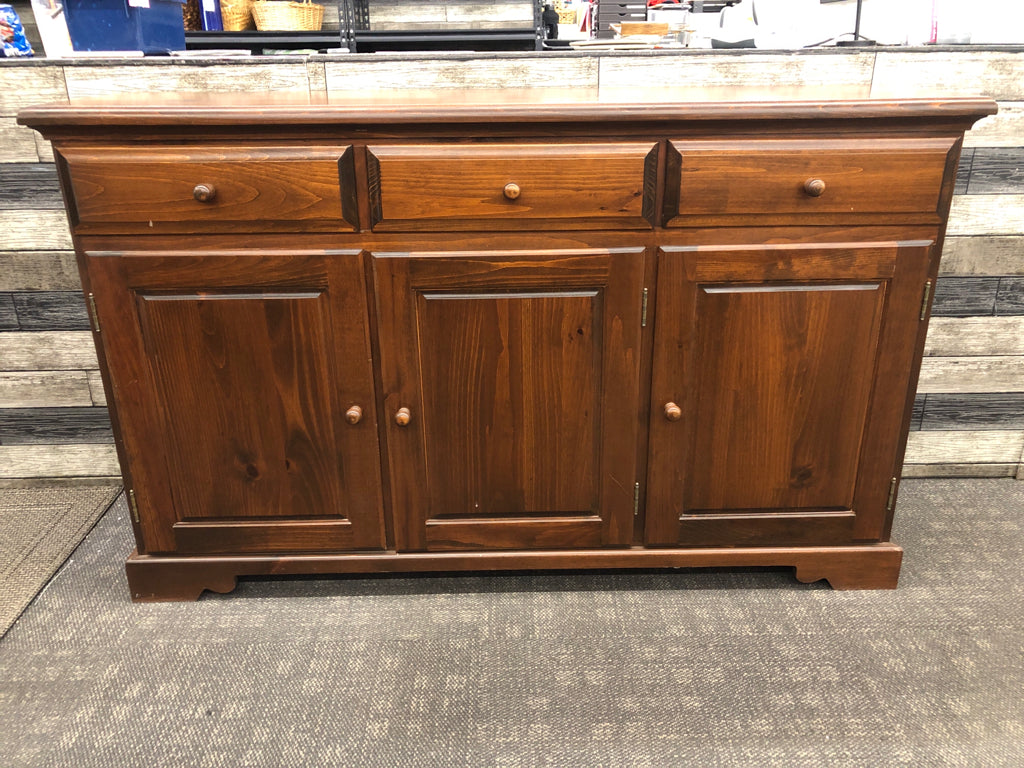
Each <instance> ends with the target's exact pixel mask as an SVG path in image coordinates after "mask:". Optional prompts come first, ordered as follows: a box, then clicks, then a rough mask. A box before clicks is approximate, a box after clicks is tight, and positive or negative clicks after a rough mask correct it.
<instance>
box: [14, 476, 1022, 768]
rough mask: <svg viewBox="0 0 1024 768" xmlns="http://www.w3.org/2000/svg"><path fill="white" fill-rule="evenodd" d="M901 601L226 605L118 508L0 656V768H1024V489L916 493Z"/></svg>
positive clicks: (473, 595)
mask: <svg viewBox="0 0 1024 768" xmlns="http://www.w3.org/2000/svg"><path fill="white" fill-rule="evenodd" d="M894 539H895V540H896V541H897V542H899V543H901V544H902V545H904V547H905V548H906V555H905V559H904V568H903V574H902V577H901V581H900V587H899V589H898V590H896V591H888V592H884V591H880V592H834V591H832V590H831V589H829V588H828V587H826V586H825V585H824V584H822V583H819V584H814V585H801V584H799V583H798V582H796V580H795V579H794V578H793V576H792V572H791V571H790V570H785V569H779V570H775V569H747V570H718V569H710V570H699V571H680V572H672V571H670V572H639V573H638V572H601V573H591V574H582V573H534V574H525V575H467V576H443V575H442V576H420V577H407V576H401V577H378V578H363V577H360V578H353V577H346V578H334V579H325V578H309V579H297V578H293V579H277V580H272V579H266V580H260V579H251V580H242V581H241V582H240V584H239V587H238V589H237V590H236V591H235V592H233V593H231V594H230V595H208V596H206V597H204V599H202V600H200V601H199V602H197V603H156V604H139V605H135V604H132V603H130V602H129V600H128V589H127V585H126V583H125V579H124V571H123V560H124V557H125V555H126V554H127V552H128V551H129V549H130V546H131V545H130V536H129V525H128V520H127V509H126V507H125V505H124V502H123V497H122V499H119V500H118V502H117V503H116V504H115V505H114V506H113V507H112V508H111V512H109V513H108V514H107V515H106V516H105V517H104V518H103V519H102V520H101V521H100V523H99V524H98V525H97V526H96V527H95V528H94V529H93V531H92V533H90V535H89V536H88V537H87V538H86V540H85V541H84V542H83V544H82V546H81V547H79V549H78V551H77V552H76V554H75V557H74V558H73V560H72V562H70V563H69V564H68V565H67V566H66V567H65V568H64V569H63V570H62V571H61V572H60V573H59V574H58V576H57V577H56V578H55V579H54V580H53V581H52V582H51V584H50V587H49V588H48V589H47V590H46V591H45V592H44V593H43V594H41V595H40V596H39V598H37V599H36V600H35V602H34V603H33V604H32V605H31V606H30V607H29V609H28V610H27V611H26V612H25V614H24V615H23V616H22V618H21V619H20V620H19V621H18V622H17V623H16V624H15V626H14V627H13V628H12V630H11V631H10V632H9V633H8V634H7V636H6V637H5V638H3V639H2V640H0V722H2V723H3V727H2V728H0V755H3V758H2V759H0V763H2V764H3V765H4V766H17V767H20V766H75V768H93V767H95V768H100V767H102V768H109V767H110V766H117V767H118V768H121V767H124V766H152V765H160V766H211V767H219V766H232V767H234V766H359V767H360V768H363V767H366V768H369V767H370V766H387V767H389V768H390V767H391V766H417V767H418V768H419V767H422V766H544V765H550V766H614V767H615V768H618V767H619V766H635V767H639V766H684V765H693V766H698V767H702V766H758V768H761V767H763V766H814V767H815V768H817V767H818V766H858V767H860V766H914V767H915V768H920V767H922V766H971V767H972V768H973V767H975V766H981V767H984V768H988V767H989V766H1015V767H1017V766H1021V765H1024V657H1022V654H1024V594H1022V592H1024V573H1022V571H1024V558H1022V557H1021V553H1022V552H1024V483H1021V482H1014V481H1012V480H970V481H964V480H913V481H910V480H908V481H905V482H904V483H903V487H902V490H901V493H900V500H899V509H898V514H897V527H896V531H895V532H894Z"/></svg>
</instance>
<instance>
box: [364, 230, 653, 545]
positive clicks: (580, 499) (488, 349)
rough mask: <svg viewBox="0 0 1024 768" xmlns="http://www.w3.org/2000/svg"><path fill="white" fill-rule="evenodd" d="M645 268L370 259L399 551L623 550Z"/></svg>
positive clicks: (607, 258)
mask: <svg viewBox="0 0 1024 768" xmlns="http://www.w3.org/2000/svg"><path fill="white" fill-rule="evenodd" d="M643 255H644V254H643V251H642V249H622V250H596V249H595V250H584V251H578V250H577V251H542V252H530V253H522V252H503V253H428V254H411V255H409V254H375V255H374V277H375V282H376V289H377V312H378V317H379V321H380V326H379V333H380V359H381V371H382V376H383V382H384V390H385V412H384V414H382V418H386V419H387V425H386V435H387V456H388V464H389V468H390V479H391V490H392V493H393V499H394V514H395V538H396V543H397V545H398V547H399V548H401V549H406V550H455V549H526V548H536V549H555V548H558V549H563V548H580V547H598V546H616V545H626V544H628V543H629V541H630V539H631V533H632V521H633V510H634V483H635V482H636V479H637V478H636V476H635V467H636V464H635V462H636V440H637V418H636V412H637V393H638V360H639V342H640V311H641V296H642V290H643V286H642V280H643ZM402 409H405V410H402Z"/></svg>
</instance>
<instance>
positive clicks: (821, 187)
mask: <svg viewBox="0 0 1024 768" xmlns="http://www.w3.org/2000/svg"><path fill="white" fill-rule="evenodd" d="M824 191H825V182H824V181H822V180H821V179H808V180H807V181H805V182H804V192H806V193H807V194H808V195H810V196H811V197H821V195H822V193H824Z"/></svg>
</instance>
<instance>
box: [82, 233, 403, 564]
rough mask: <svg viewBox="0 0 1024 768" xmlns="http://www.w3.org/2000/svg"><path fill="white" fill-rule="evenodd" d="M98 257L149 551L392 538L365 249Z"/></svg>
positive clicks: (131, 476) (334, 546)
mask: <svg viewBox="0 0 1024 768" xmlns="http://www.w3.org/2000/svg"><path fill="white" fill-rule="evenodd" d="M86 260H87V265H88V275H89V280H90V290H91V291H92V292H93V294H94V296H95V302H96V308H97V311H98V316H99V320H100V323H101V331H100V333H99V334H98V336H99V338H100V340H101V342H102V348H103V351H104V355H105V357H106V362H107V367H108V372H109V381H108V391H109V388H110V387H112V389H113V395H114V397H113V401H114V402H113V404H112V405H113V408H112V412H113V414H114V416H115V418H116V420H117V422H119V430H118V431H119V433H120V437H121V440H122V441H123V445H122V446H121V448H122V453H121V455H122V458H123V459H124V460H125V462H126V465H127V466H126V467H125V470H126V474H127V479H128V482H129V483H130V484H131V487H132V488H133V490H134V492H135V499H136V503H137V505H138V507H139V511H140V520H139V527H140V530H141V535H142V536H141V541H142V543H143V544H144V546H145V548H146V550H147V551H149V552H179V553H204V552H210V553H213V552H221V553H234V552H286V551H324V550H344V549H365V548H382V547H383V546H384V534H383V521H382V511H381V510H382V506H381V484H380V469H379V466H380V464H379V454H378V445H377V432H376V420H375V416H374V392H373V383H372V382H373V372H372V369H371V366H370V362H369V358H370V354H369V340H368V333H367V319H366V317H367V314H366V312H367V308H366V291H365V279H364V276H363V268H362V256H361V255H360V254H359V253H330V254H326V253H323V252H320V253H289V252H251V251H250V252H237V253H210V252H206V253H202V254H185V253H183V252H159V253H156V252H145V253H91V254H87V257H86ZM353 407H358V408H359V409H361V413H360V414H359V418H358V419H356V418H355V411H351V409H352V408H353ZM350 411H351V413H348V412H350ZM349 419H352V420H353V421H356V423H349Z"/></svg>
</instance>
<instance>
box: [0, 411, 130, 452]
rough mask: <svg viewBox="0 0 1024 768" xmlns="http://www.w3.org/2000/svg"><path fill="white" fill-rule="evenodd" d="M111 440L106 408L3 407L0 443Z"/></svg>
mask: <svg viewBox="0 0 1024 768" xmlns="http://www.w3.org/2000/svg"><path fill="white" fill-rule="evenodd" d="M112 442H114V436H113V434H112V433H111V431H110V417H109V416H108V415H107V409H106V408H94V407H85V408H77V407H76V408H0V445H59V444H74V445H81V444H87V443H112Z"/></svg>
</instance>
